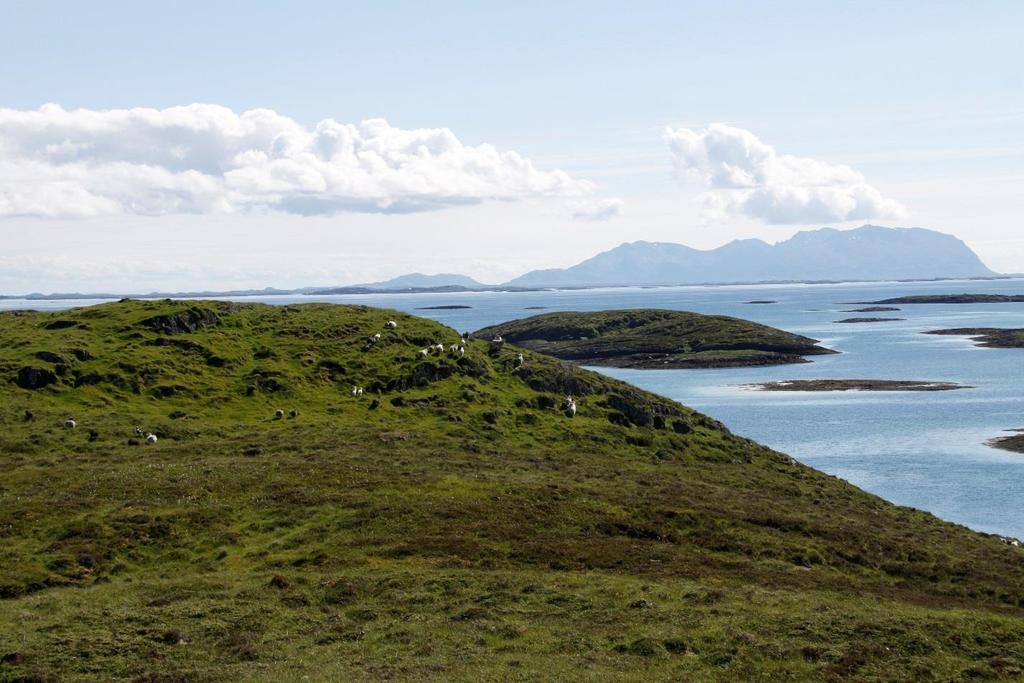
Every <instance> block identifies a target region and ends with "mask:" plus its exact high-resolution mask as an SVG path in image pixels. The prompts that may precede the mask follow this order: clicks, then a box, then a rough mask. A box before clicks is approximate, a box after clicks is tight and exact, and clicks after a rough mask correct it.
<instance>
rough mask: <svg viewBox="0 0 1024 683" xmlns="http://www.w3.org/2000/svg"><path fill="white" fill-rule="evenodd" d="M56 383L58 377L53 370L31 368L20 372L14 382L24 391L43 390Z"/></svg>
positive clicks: (26, 367)
mask: <svg viewBox="0 0 1024 683" xmlns="http://www.w3.org/2000/svg"><path fill="white" fill-rule="evenodd" d="M56 381H57V375H56V373H54V372H53V371H52V370H47V369H46V368H33V367H29V366H25V367H23V368H22V369H21V370H18V376H17V377H16V378H15V380H14V382H15V384H17V385H18V386H19V387H21V388H22V389H42V388H43V387H45V386H48V385H50V384H53V383H54V382H56Z"/></svg>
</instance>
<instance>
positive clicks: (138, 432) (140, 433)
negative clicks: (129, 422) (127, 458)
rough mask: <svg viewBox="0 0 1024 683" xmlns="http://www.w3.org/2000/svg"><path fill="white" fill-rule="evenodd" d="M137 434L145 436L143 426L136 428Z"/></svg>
mask: <svg viewBox="0 0 1024 683" xmlns="http://www.w3.org/2000/svg"><path fill="white" fill-rule="evenodd" d="M135 436H143V433H142V427H136V428H135Z"/></svg>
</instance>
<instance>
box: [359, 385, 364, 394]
mask: <svg viewBox="0 0 1024 683" xmlns="http://www.w3.org/2000/svg"><path fill="white" fill-rule="evenodd" d="M362 395H363V388H362V387H359V396H362Z"/></svg>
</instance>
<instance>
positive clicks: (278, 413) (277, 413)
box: [274, 408, 284, 420]
mask: <svg viewBox="0 0 1024 683" xmlns="http://www.w3.org/2000/svg"><path fill="white" fill-rule="evenodd" d="M282 417H284V411H283V410H282V409H280V408H278V409H277V410H275V411H274V419H275V420H280V419H281V418H282Z"/></svg>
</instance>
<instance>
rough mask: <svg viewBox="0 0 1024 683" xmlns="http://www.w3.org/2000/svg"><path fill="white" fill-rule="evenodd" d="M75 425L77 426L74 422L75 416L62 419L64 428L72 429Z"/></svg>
mask: <svg viewBox="0 0 1024 683" xmlns="http://www.w3.org/2000/svg"><path fill="white" fill-rule="evenodd" d="M77 426H78V423H77V422H75V418H73V417H69V418H68V419H66V420H64V428H65V429H74V428H75V427H77Z"/></svg>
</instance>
